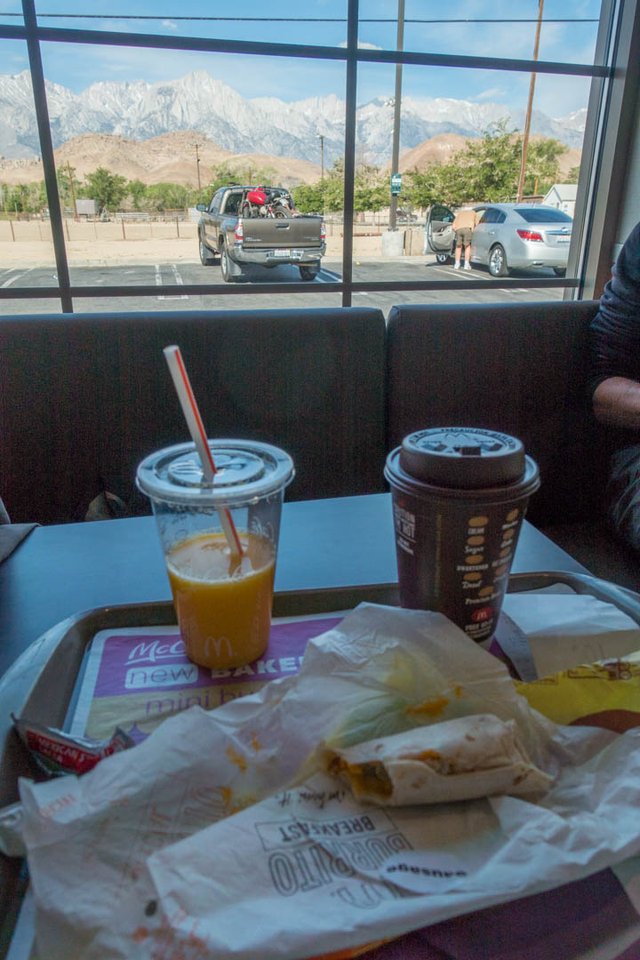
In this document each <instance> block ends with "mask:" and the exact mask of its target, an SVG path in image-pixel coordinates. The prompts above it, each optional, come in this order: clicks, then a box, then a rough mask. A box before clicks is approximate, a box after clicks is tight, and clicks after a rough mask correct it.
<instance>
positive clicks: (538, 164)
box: [524, 137, 567, 196]
mask: <svg viewBox="0 0 640 960" xmlns="http://www.w3.org/2000/svg"><path fill="white" fill-rule="evenodd" d="M566 152H567V148H566V147H565V146H564V144H562V143H560V141H559V140H553V139H551V138H547V137H545V138H543V139H538V138H536V139H535V140H531V141H530V143H529V147H528V150H527V169H526V176H525V181H524V193H525V195H529V196H534V195H536V194H540V193H547V191H548V190H550V189H551V187H552V186H553V185H554V183H557V182H558V178H559V176H560V157H561V156H562V154H563V153H566Z"/></svg>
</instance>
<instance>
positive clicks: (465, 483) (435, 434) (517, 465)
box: [400, 427, 526, 488]
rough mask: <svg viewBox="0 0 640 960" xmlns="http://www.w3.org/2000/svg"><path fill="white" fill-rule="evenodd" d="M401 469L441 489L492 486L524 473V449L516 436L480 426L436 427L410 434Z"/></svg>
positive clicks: (403, 445)
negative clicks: (480, 427)
mask: <svg viewBox="0 0 640 960" xmlns="http://www.w3.org/2000/svg"><path fill="white" fill-rule="evenodd" d="M400 466H401V467H402V469H403V470H404V471H405V472H406V473H408V474H409V475H410V476H412V477H415V478H416V479H417V480H422V481H425V482H427V483H433V484H437V485H438V486H442V487H464V488H475V487H493V486H500V485H502V484H508V483H515V482H517V481H519V480H521V479H522V477H523V475H524V473H525V467H526V460H525V452H524V446H523V444H522V442H521V441H520V440H518V439H517V438H516V437H511V436H509V435H508V434H506V433H498V432H496V431H493V430H483V429H479V428H477V427H433V428H431V429H428V430H418V431H417V432H415V433H411V434H409V436H407V437H405V438H404V440H403V441H402V446H401V448H400Z"/></svg>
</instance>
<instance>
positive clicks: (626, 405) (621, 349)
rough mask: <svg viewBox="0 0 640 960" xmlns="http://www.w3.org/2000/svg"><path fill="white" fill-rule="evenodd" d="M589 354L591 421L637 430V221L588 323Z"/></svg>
mask: <svg viewBox="0 0 640 960" xmlns="http://www.w3.org/2000/svg"><path fill="white" fill-rule="evenodd" d="M590 352H591V370H590V374H591V375H590V392H591V399H592V405H593V412H594V415H595V417H596V418H597V419H598V420H599V421H601V422H602V423H607V424H610V425H611V426H615V427H620V428H623V429H630V430H638V431H640V223H639V224H637V225H636V226H635V228H634V229H633V230H632V232H631V234H630V235H629V237H628V238H627V240H626V242H625V243H624V244H623V247H622V251H621V253H620V256H619V257H618V259H617V261H616V263H615V266H614V268H613V271H612V276H611V280H610V281H609V282H608V283H607V285H606V287H605V290H604V293H603V296H602V298H601V300H600V309H599V310H598V313H597V314H596V316H595V317H594V319H593V321H592V323H591V329H590Z"/></svg>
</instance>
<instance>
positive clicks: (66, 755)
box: [11, 714, 134, 777]
mask: <svg viewBox="0 0 640 960" xmlns="http://www.w3.org/2000/svg"><path fill="white" fill-rule="evenodd" d="M11 719H12V720H13V726H14V728H15V730H16V732H17V734H18V736H19V737H20V739H21V740H22V742H23V743H24V745H25V747H26V748H27V750H28V751H29V754H30V756H31V757H32V758H33V760H34V761H35V763H36V765H37V766H38V768H39V769H40V770H42V771H43V773H46V774H47V776H49V777H59V776H63V775H64V774H66V773H75V774H77V775H80V774H82V773H86V772H87V770H91V769H92V768H93V767H95V765H96V764H97V763H98V761H100V760H102V758H103V757H108V756H110V755H111V754H112V753H119V752H120V751H121V750H126V749H128V747H132V746H134V741H133V740H132V739H131V737H130V736H128V735H127V734H126V733H125V732H124V730H121V729H120V727H116V729H115V730H114V732H113V735H112V736H111V737H110V738H109V739H108V740H89V739H88V738H86V737H72V736H70V735H69V734H68V733H65V732H64V731H63V730H56V729H55V728H54V727H46V726H44V724H41V723H34V722H33V721H31V720H25V719H24V718H21V717H16V716H15V715H14V714H11Z"/></svg>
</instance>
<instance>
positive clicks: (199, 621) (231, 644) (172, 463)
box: [136, 440, 294, 669]
mask: <svg viewBox="0 0 640 960" xmlns="http://www.w3.org/2000/svg"><path fill="white" fill-rule="evenodd" d="M208 442H209V446H210V448H211V452H212V454H213V459H214V461H215V464H216V474H215V477H214V479H213V483H210V482H208V481H207V480H206V479H205V477H204V475H203V471H202V465H201V461H200V457H199V456H198V454H197V453H196V450H195V445H194V444H193V443H184V444H179V445H177V446H173V447H167V448H165V449H164V450H159V451H157V452H156V453H153V454H151V455H150V456H148V457H146V459H145V460H143V461H142V463H141V464H140V465H139V467H138V470H137V476H136V482H137V485H138V488H139V489H140V490H141V491H142V492H143V493H144V494H146V496H148V497H149V499H150V501H151V506H152V508H153V513H154V516H155V518H156V524H157V527H158V532H159V534H160V541H161V543H162V548H163V551H164V557H165V561H166V565H167V573H168V576H169V582H170V584H171V592H172V594H173V602H174V607H175V611H176V615H177V618H178V625H179V628H180V633H181V635H182V638H183V640H184V643H185V646H186V651H187V655H188V657H189V658H190V659H191V660H193V661H194V663H197V664H200V665H201V666H204V667H211V668H212V669H226V668H228V667H238V666H243V665H244V664H247V663H250V662H251V661H253V660H255V659H256V658H257V657H260V656H261V655H262V654H263V653H264V651H265V650H266V648H267V644H268V642H269V630H270V626H271V608H272V601H273V582H274V577H275V566H276V557H277V552H278V539H279V535H280V517H281V512H282V501H283V498H284V490H285V487H286V486H287V484H289V483H290V481H291V480H292V479H293V476H294V468H293V461H292V459H291V457H290V456H289V455H288V454H287V453H285V452H284V451H283V450H280V449H278V448H277V447H273V446H271V445H269V444H265V443H258V442H254V441H250V440H209V441H208ZM224 512H226V513H227V516H230V517H231V520H232V522H233V525H234V526H235V529H236V530H237V533H238V536H239V539H240V543H241V545H242V556H241V557H238V556H237V555H234V553H233V552H232V550H231V549H230V546H229V542H228V540H227V536H226V535H225V532H224V528H223V525H222V522H221V516H222V514H223V513H224Z"/></svg>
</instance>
